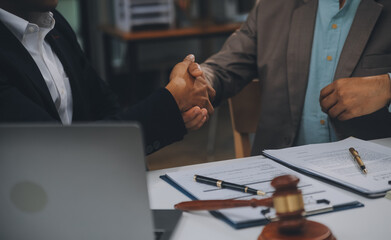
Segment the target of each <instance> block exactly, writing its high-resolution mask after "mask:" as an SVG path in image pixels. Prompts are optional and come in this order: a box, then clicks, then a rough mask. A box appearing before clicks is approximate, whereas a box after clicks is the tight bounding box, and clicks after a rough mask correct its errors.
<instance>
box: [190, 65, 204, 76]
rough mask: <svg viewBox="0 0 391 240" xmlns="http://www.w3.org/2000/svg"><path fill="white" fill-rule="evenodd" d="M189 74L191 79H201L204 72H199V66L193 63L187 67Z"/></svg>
mask: <svg viewBox="0 0 391 240" xmlns="http://www.w3.org/2000/svg"><path fill="white" fill-rule="evenodd" d="M189 73H190V75H192V76H193V77H201V76H202V75H203V74H204V72H203V71H202V70H201V67H200V65H199V64H198V63H195V62H193V63H191V64H190V65H189Z"/></svg>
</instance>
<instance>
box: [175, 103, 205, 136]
mask: <svg viewBox="0 0 391 240" xmlns="http://www.w3.org/2000/svg"><path fill="white" fill-rule="evenodd" d="M182 118H183V121H184V122H185V126H186V129H188V130H198V129H200V128H201V127H202V126H203V125H204V123H205V122H206V121H208V119H209V116H208V111H207V110H206V109H205V108H202V109H201V108H200V107H198V106H195V107H192V108H190V110H188V111H186V112H183V113H182Z"/></svg>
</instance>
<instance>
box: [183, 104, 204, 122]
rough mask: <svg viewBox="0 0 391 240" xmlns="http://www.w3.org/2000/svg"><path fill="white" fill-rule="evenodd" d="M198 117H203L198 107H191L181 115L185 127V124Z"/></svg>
mask: <svg viewBox="0 0 391 240" xmlns="http://www.w3.org/2000/svg"><path fill="white" fill-rule="evenodd" d="M199 115H203V113H202V111H201V109H200V107H198V106H195V107H192V108H190V109H189V110H187V111H185V112H183V113H182V118H183V122H184V123H185V125H186V123H188V122H190V121H192V120H193V119H195V118H197V116H199Z"/></svg>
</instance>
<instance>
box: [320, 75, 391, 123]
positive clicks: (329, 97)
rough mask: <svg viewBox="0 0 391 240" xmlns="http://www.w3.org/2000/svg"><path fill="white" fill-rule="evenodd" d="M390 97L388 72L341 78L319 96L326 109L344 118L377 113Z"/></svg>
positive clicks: (333, 116)
mask: <svg viewBox="0 0 391 240" xmlns="http://www.w3.org/2000/svg"><path fill="white" fill-rule="evenodd" d="M390 100H391V81H390V79H389V76H388V74H384V75H378V76H370V77H353V78H341V79H338V80H336V81H334V82H333V83H331V84H329V85H328V86H326V87H325V88H323V89H322V91H321V92H320V98H319V101H320V106H321V108H322V111H323V112H325V113H327V114H328V115H329V116H330V117H331V118H337V119H338V120H341V121H345V120H349V119H352V118H355V117H359V116H363V115H367V114H370V113H373V112H375V111H377V110H379V109H381V108H383V107H384V106H386V105H387V104H388V103H389V102H390Z"/></svg>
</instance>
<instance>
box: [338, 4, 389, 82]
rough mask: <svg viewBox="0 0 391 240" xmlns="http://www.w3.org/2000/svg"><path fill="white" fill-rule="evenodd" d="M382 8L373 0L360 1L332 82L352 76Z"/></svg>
mask: <svg viewBox="0 0 391 240" xmlns="http://www.w3.org/2000/svg"><path fill="white" fill-rule="evenodd" d="M382 8H383V6H382V5H380V4H378V3H376V2H375V1H373V0H362V1H361V3H360V5H359V7H358V9H357V13H356V17H355V18H354V20H353V23H352V26H351V28H350V31H349V34H348V37H347V39H346V42H345V45H344V48H343V49H342V52H341V56H340V58H339V62H338V66H337V69H336V72H335V75H334V80H336V79H339V78H343V77H350V76H351V75H352V73H353V71H354V69H355V67H356V65H357V63H358V61H359V60H360V57H361V55H362V53H363V51H364V48H365V45H366V43H367V41H368V39H369V37H370V35H371V32H372V29H373V28H374V26H375V24H376V21H377V19H378V17H379V16H380V13H381V11H382Z"/></svg>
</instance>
